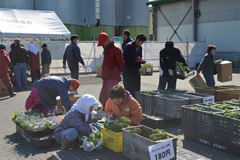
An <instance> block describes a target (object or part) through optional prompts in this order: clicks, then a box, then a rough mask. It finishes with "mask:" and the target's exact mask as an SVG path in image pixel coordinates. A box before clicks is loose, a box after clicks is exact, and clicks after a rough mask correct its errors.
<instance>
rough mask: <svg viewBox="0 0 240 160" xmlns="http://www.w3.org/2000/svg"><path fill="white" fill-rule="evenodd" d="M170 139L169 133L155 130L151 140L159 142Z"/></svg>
mask: <svg viewBox="0 0 240 160" xmlns="http://www.w3.org/2000/svg"><path fill="white" fill-rule="evenodd" d="M168 138H169V137H168V136H167V133H166V132H165V131H164V130H163V129H158V128H157V129H155V130H153V132H152V134H151V135H150V139H151V140H152V141H159V140H164V139H168Z"/></svg>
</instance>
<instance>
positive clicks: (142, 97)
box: [134, 91, 145, 111]
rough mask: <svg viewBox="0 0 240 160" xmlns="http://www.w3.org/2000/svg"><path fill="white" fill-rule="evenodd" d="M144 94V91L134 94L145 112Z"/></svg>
mask: <svg viewBox="0 0 240 160" xmlns="http://www.w3.org/2000/svg"><path fill="white" fill-rule="evenodd" d="M143 93H144V91H135V92H134V95H135V99H136V100H137V101H138V103H139V104H140V105H141V107H142V111H144V110H145V107H144V96H143Z"/></svg>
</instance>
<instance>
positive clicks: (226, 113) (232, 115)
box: [219, 109, 240, 119]
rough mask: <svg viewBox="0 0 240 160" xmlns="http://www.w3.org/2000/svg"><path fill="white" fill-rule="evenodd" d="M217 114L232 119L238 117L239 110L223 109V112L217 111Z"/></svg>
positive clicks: (239, 114)
mask: <svg viewBox="0 0 240 160" xmlns="http://www.w3.org/2000/svg"><path fill="white" fill-rule="evenodd" d="M219 115H221V116H224V117H230V118H234V119H240V111H237V110H233V111H229V110H228V109H225V111H224V112H223V113H219Z"/></svg>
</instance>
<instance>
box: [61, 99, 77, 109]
mask: <svg viewBox="0 0 240 160" xmlns="http://www.w3.org/2000/svg"><path fill="white" fill-rule="evenodd" d="M79 98H80V97H69V100H70V102H71V105H73V104H74V103H75V102H76V101H77V100H78V99H79ZM62 106H63V103H62V101H61V99H58V100H57V107H58V109H59V110H60V109H61V108H62Z"/></svg>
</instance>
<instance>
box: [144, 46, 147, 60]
mask: <svg viewBox="0 0 240 160" xmlns="http://www.w3.org/2000/svg"><path fill="white" fill-rule="evenodd" d="M146 46H147V42H145V43H144V59H145V60H147V55H146Z"/></svg>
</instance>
